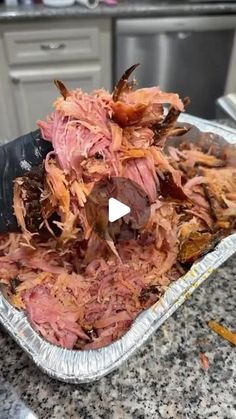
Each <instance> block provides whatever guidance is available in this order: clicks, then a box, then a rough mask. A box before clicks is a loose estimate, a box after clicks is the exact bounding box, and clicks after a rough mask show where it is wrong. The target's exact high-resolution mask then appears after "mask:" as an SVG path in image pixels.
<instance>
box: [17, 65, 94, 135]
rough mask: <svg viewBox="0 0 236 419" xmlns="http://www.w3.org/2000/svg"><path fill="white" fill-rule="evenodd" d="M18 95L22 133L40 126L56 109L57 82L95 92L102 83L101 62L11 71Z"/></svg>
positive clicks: (72, 87)
mask: <svg viewBox="0 0 236 419" xmlns="http://www.w3.org/2000/svg"><path fill="white" fill-rule="evenodd" d="M10 77H11V82H12V86H13V93H14V97H15V105H16V109H15V114H16V115H17V120H18V126H19V135H20V134H23V133H26V132H28V131H31V130H35V129H36V121H37V120H38V119H44V118H45V117H46V116H47V115H48V114H49V113H50V112H52V110H53V108H52V104H53V102H54V101H55V99H56V98H57V97H58V96H59V93H58V91H57V89H56V87H55V85H54V83H53V80H54V79H59V80H62V81H63V82H64V83H65V85H66V86H67V87H68V89H75V88H77V87H80V88H81V89H82V90H84V91H87V92H89V91H91V90H93V89H96V88H99V87H100V85H101V68H100V66H99V65H97V66H96V65H91V66H88V65H86V67H85V66H84V67H82V66H80V67H76V66H73V67H64V68H58V67H57V68H56V69H54V68H41V69H39V68H37V69H32V70H19V71H17V70H16V71H11V72H10Z"/></svg>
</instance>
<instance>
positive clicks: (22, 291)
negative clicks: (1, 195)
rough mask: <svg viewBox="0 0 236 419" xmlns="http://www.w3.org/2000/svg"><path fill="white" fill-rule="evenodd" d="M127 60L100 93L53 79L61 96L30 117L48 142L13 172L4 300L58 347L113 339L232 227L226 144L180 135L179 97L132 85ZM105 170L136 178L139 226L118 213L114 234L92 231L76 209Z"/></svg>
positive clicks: (233, 200) (233, 190)
mask: <svg viewBox="0 0 236 419" xmlns="http://www.w3.org/2000/svg"><path fill="white" fill-rule="evenodd" d="M134 68H135V66H133V67H132V68H131V69H129V70H128V71H127V72H126V73H125V74H124V76H123V77H122V78H121V80H120V82H119V83H118V85H117V87H116V88H115V90H114V92H113V94H112V95H111V94H109V93H108V92H106V91H105V90H96V91H93V92H92V93H90V94H87V93H84V92H82V90H80V89H76V90H74V91H69V90H68V89H67V88H66V87H65V86H64V84H63V83H62V82H60V81H56V82H55V84H56V86H57V87H58V88H59V90H60V92H61V94H62V97H61V98H59V99H58V100H56V102H55V104H54V107H55V111H54V112H53V113H52V114H51V115H50V116H49V117H48V118H47V120H46V121H38V126H39V127H40V129H41V132H42V136H43V138H44V139H45V140H46V141H50V142H51V143H52V145H53V149H54V151H53V152H51V153H49V154H48V156H47V158H46V160H45V162H44V163H43V166H42V167H41V168H37V169H35V170H34V171H32V172H31V173H29V174H27V175H26V176H25V177H23V178H18V179H16V181H15V189H14V210H15V215H16V217H17V220H18V224H19V226H20V227H21V230H22V233H21V234H10V235H8V236H2V237H0V281H1V282H2V283H3V284H4V286H5V287H6V289H7V292H8V297H9V299H10V301H11V302H12V304H13V305H14V306H16V307H17V308H19V309H23V310H25V312H26V314H27V316H28V318H29V320H30V322H31V324H32V325H33V327H34V328H35V329H36V330H37V331H38V332H40V334H41V335H42V336H43V337H44V338H45V339H46V340H48V341H49V342H51V343H53V344H56V345H61V346H63V347H65V348H69V349H73V348H74V349H96V348H100V347H103V346H105V345H108V344H110V343H111V342H113V341H114V340H116V339H118V338H120V337H121V336H122V335H123V334H124V333H125V332H126V331H127V329H128V328H129V327H130V325H131V324H132V322H133V320H134V319H135V318H136V316H137V315H138V314H139V313H140V312H141V311H142V310H143V309H146V308H148V307H150V306H151V305H152V304H154V303H155V302H156V301H158V300H159V299H160V297H161V295H162V294H163V293H164V292H165V290H166V289H167V287H168V286H169V284H170V283H171V282H172V281H174V280H176V279H177V278H178V277H179V276H180V275H181V274H183V273H184V272H185V271H186V267H188V266H189V263H192V262H194V261H195V260H196V259H197V258H199V257H200V256H201V255H203V254H204V253H205V252H207V251H209V250H210V249H211V248H213V247H214V246H215V244H216V242H217V241H218V240H219V239H220V238H222V237H224V236H225V235H228V234H229V233H230V232H231V231H232V230H233V229H234V228H235V219H236V218H235V213H236V164H235V160H236V159H235V148H233V147H232V146H230V145H225V144H223V145H222V143H220V142H219V143H218V142H217V141H216V142H214V139H209V135H206V134H201V133H199V132H198V138H197V140H196V138H195V139H192V134H191V132H192V130H190V131H189V129H190V127H184V126H179V127H178V126H176V120H177V118H178V115H179V113H180V112H182V111H184V107H185V106H186V105H187V103H188V99H185V100H183V101H182V100H181V99H180V98H179V96H178V95H177V94H173V93H165V92H162V91H161V90H160V89H159V88H158V87H152V88H145V89H138V90H135V83H134V82H131V83H129V82H128V78H129V76H130V74H131V72H132V71H133V70H134ZM167 104H168V105H169V111H168V112H167V113H166V112H165V110H164V105H167ZM188 131H189V132H188ZM186 133H187V134H186ZM183 134H184V135H183ZM180 135H182V137H179V136H180ZM173 136H178V140H177V141H176V139H175V140H173ZM193 137H194V135H193ZM176 138H177V137H176ZM111 177H123V178H127V179H130V180H132V181H134V182H136V183H137V184H138V185H139V186H140V187H141V188H142V189H143V190H144V191H145V193H146V195H147V197H148V199H149V202H150V217H149V219H148V221H147V222H146V224H145V225H144V226H142V227H141V228H139V229H136V231H133V230H132V226H130V225H125V220H122V223H123V224H122V223H121V225H120V229H121V230H122V234H123V240H122V241H119V240H116V236H115V235H114V237H112V239H113V240H105V239H104V240H102V239H101V238H99V236H97V235H96V233H95V232H94V231H93V228H92V226H90V225H89V223H88V220H87V216H86V208H85V207H86V202H87V200H88V196H89V194H90V192H91V190H92V189H93V187H94V185H96V183H97V182H99V181H101V180H105V179H110V178H111ZM124 225H125V227H124ZM101 228H104V229H106V223H105V221H104V219H102V216H101Z"/></svg>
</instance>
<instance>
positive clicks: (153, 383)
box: [0, 258, 236, 419]
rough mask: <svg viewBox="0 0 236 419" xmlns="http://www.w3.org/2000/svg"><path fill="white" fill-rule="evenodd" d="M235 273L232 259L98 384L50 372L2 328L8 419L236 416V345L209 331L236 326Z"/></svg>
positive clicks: (1, 369)
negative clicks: (202, 357)
mask: <svg viewBox="0 0 236 419" xmlns="http://www.w3.org/2000/svg"><path fill="white" fill-rule="evenodd" d="M235 275H236V259H235V258H231V260H229V261H228V262H227V263H226V264H225V265H224V266H223V267H222V268H221V269H219V270H218V271H217V272H216V273H215V274H214V275H212V276H211V277H210V278H209V279H208V280H207V281H206V282H205V284H203V285H202V286H201V287H200V288H199V289H197V290H196V291H195V293H194V294H193V296H192V297H191V299H189V300H188V301H186V302H185V304H184V305H183V306H182V307H181V308H179V310H178V311H177V312H176V313H175V314H174V315H173V316H172V317H171V318H169V319H168V320H167V321H166V322H165V323H164V325H163V326H162V327H161V328H160V329H159V330H158V331H157V332H156V333H155V334H154V335H153V337H152V338H151V339H150V340H149V341H148V343H146V344H145V345H144V346H143V347H142V348H141V349H140V350H138V351H137V352H136V353H135V354H134V355H133V356H132V358H130V359H129V360H128V361H126V362H125V364H123V366H122V367H121V368H120V369H118V370H116V371H115V372H113V373H111V374H110V375H108V376H107V377H104V378H102V379H101V380H100V381H97V382H94V383H92V384H86V385H72V384H65V383H61V382H59V381H56V380H53V379H51V378H49V377H48V376H46V375H44V374H43V373H42V372H41V371H40V370H39V369H38V368H37V367H36V366H35V365H34V364H33V362H32V361H31V360H30V359H29V358H28V357H27V355H26V354H25V353H24V352H23V351H22V350H21V349H20V348H19V347H18V346H17V345H16V344H15V343H14V341H13V340H12V338H11V337H9V336H8V335H7V334H6V332H5V331H4V330H3V329H2V328H0V347H1V360H0V417H1V419H36V418H40V419H49V418H50V419H51V418H52V419H53V418H55V419H62V418H63V419H67V418H75V419H77V418H78V419H133V418H135V419H156V418H157V419H162V418H164V419H208V418H212V419H235V418H236V402H235V382H236V370H235V365H236V351H235V347H233V345H231V344H230V343H228V342H227V341H225V340H224V339H222V338H221V337H219V336H217V335H216V334H215V333H214V332H212V331H211V330H210V329H209V328H208V326H207V321H208V320H210V319H214V320H216V321H219V322H222V324H224V325H225V326H227V327H229V328H231V329H232V330H233V328H234V327H235V310H236V300H235V295H236V283H235ZM200 352H204V353H205V354H206V355H207V357H208V359H209V369H208V371H205V370H204V369H203V368H202V366H201V363H200V361H199V353H200Z"/></svg>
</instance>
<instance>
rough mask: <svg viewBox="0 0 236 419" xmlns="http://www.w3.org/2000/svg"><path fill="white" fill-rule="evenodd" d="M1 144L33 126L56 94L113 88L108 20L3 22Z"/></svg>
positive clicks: (0, 49)
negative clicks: (61, 87) (59, 85)
mask: <svg viewBox="0 0 236 419" xmlns="http://www.w3.org/2000/svg"><path fill="white" fill-rule="evenodd" d="M0 71H1V79H0V142H1V143H2V142H4V141H8V140H10V139H13V138H15V137H17V136H19V135H21V134H23V133H25V132H28V131H30V130H34V129H35V128H36V121H37V119H41V118H45V117H46V116H47V114H48V113H50V112H51V111H52V110H53V108H52V104H53V102H54V100H55V99H56V98H57V97H58V95H59V93H58V92H57V89H56V87H55V85H54V83H53V80H55V79H60V80H62V81H64V82H65V84H66V86H67V87H68V89H75V88H77V87H80V88H81V89H82V90H84V91H87V92H89V91H91V90H93V89H96V88H100V87H104V88H106V89H110V88H111V24H110V20H109V19H93V20H88V19H83V20H77V21H74V20H71V19H68V20H65V21H63V22H61V21H55V22H50V27H49V25H48V23H47V22H35V23H24V22H22V23H20V24H18V25H15V24H13V23H9V24H5V25H2V26H1V29H0Z"/></svg>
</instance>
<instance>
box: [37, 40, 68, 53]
mask: <svg viewBox="0 0 236 419" xmlns="http://www.w3.org/2000/svg"><path fill="white" fill-rule="evenodd" d="M65 47H66V45H65V44H62V43H59V42H49V43H48V44H42V45H40V48H41V49H42V50H43V51H55V50H58V49H64V48H65Z"/></svg>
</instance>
